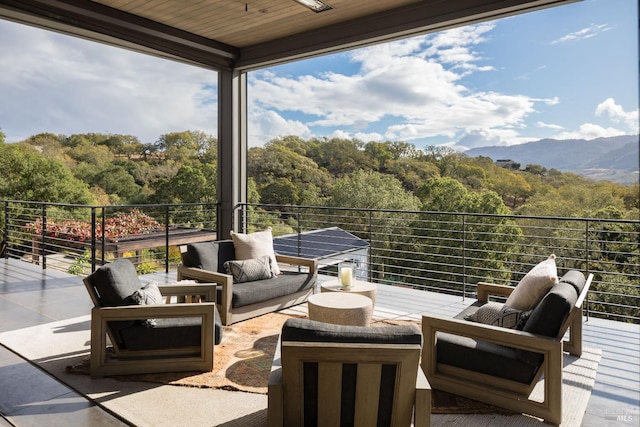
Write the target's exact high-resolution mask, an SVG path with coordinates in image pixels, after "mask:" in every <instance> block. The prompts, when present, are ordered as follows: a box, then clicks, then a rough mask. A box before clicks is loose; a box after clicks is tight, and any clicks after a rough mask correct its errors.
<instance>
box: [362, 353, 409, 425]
mask: <svg viewBox="0 0 640 427" xmlns="http://www.w3.org/2000/svg"><path fill="white" fill-rule="evenodd" d="M416 365H417V364H416ZM381 377H382V364H380V363H359V364H358V379H357V386H356V390H357V391H356V413H355V420H354V421H355V422H354V425H355V426H356V427H366V426H372V425H376V424H377V421H378V402H379V399H380V379H381Z"/></svg>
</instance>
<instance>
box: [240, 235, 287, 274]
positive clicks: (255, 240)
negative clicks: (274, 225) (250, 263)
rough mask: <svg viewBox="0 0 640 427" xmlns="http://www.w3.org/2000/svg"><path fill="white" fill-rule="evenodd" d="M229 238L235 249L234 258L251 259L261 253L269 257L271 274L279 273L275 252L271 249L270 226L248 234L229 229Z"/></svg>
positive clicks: (271, 236) (259, 255)
mask: <svg viewBox="0 0 640 427" xmlns="http://www.w3.org/2000/svg"><path fill="white" fill-rule="evenodd" d="M231 239H232V240H233V245H234V247H235V250H236V259H239V260H243V259H252V258H258V257H261V256H263V255H269V256H270V257H271V270H272V271H273V274H276V275H277V274H280V268H279V267H278V262H277V261H276V254H275V252H274V250H273V235H272V234H271V227H269V228H267V229H266V230H264V231H258V232H255V233H250V234H243V233H236V232H234V231H231Z"/></svg>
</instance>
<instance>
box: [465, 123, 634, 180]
mask: <svg viewBox="0 0 640 427" xmlns="http://www.w3.org/2000/svg"><path fill="white" fill-rule="evenodd" d="M464 154H466V155H467V156H469V157H479V156H484V157H489V158H491V159H493V160H494V161H496V160H512V161H514V162H516V163H520V165H521V168H524V167H525V166H526V165H529V164H531V165H540V166H543V167H545V168H547V169H557V170H560V171H562V172H572V173H576V174H579V175H582V176H586V177H588V178H591V179H594V180H610V181H614V182H620V183H624V184H631V183H635V182H638V179H639V175H638V171H639V169H640V143H639V141H638V135H622V136H613V137H607V138H596V139H590V140H586V139H567V140H556V139H541V140H539V141H532V142H528V143H526V144H519V145H510V146H494V147H478V148H472V149H470V150H467V151H465V152H464Z"/></svg>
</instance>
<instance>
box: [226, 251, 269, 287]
mask: <svg viewBox="0 0 640 427" xmlns="http://www.w3.org/2000/svg"><path fill="white" fill-rule="evenodd" d="M224 268H225V271H226V273H227V274H231V275H233V282H234V283H243V282H253V281H256V280H264V279H270V278H272V277H273V276H274V274H273V272H272V271H271V257H270V256H269V255H264V256H261V257H258V258H252V259H245V260H236V261H227V262H225V263H224Z"/></svg>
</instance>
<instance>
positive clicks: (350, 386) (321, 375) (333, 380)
mask: <svg viewBox="0 0 640 427" xmlns="http://www.w3.org/2000/svg"><path fill="white" fill-rule="evenodd" d="M420 350H421V349H420V345H417V344H354V343H321V342H297V341H296V342H286V341H285V342H282V349H281V351H282V385H283V392H284V395H283V404H284V414H283V416H284V419H283V421H284V423H283V425H286V426H302V425H305V426H308V425H318V426H337V425H355V426H358V425H360V426H369V425H389V426H409V425H410V424H411V418H412V415H413V408H414V403H415V396H416V395H415V393H416V377H417V373H418V364H419V360H420Z"/></svg>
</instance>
